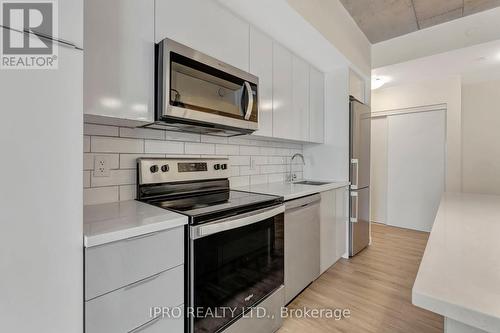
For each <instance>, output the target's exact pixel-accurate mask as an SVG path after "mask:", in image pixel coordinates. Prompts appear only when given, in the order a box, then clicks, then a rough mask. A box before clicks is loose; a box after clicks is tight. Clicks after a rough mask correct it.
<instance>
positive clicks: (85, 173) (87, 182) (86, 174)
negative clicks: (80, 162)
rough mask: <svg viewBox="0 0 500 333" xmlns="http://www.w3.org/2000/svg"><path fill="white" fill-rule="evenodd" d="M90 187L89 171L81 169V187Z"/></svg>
mask: <svg viewBox="0 0 500 333" xmlns="http://www.w3.org/2000/svg"><path fill="white" fill-rule="evenodd" d="M87 187H90V171H83V188H87Z"/></svg>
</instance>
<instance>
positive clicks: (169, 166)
mask: <svg viewBox="0 0 500 333" xmlns="http://www.w3.org/2000/svg"><path fill="white" fill-rule="evenodd" d="M137 170H138V187H137V198H138V200H140V201H143V202H146V203H149V204H152V205H156V206H158V207H162V208H165V209H169V210H173V211H176V212H178V213H181V214H184V215H187V216H188V217H189V225H188V226H187V227H186V233H185V237H186V242H185V243H186V249H185V253H186V264H187V265H186V266H187V269H186V281H188V283H187V285H186V302H187V308H186V309H187V311H186V313H187V316H186V328H187V330H186V331H187V332H190V333H191V332H196V333H199V332H203V333H211V332H221V331H223V330H224V329H226V328H227V327H229V326H230V325H231V324H232V323H234V322H235V321H236V320H238V319H239V318H241V317H242V315H243V314H244V313H246V311H250V309H251V307H253V306H255V305H257V304H259V303H260V302H261V301H263V300H264V299H266V297H267V296H269V295H271V294H273V292H275V291H276V290H278V289H279V288H281V287H282V285H283V280H284V279H283V274H284V273H283V272H284V210H285V207H284V204H283V198H281V197H276V196H271V195H264V194H258V193H250V192H241V191H233V190H230V188H229V179H228V177H229V174H230V172H229V165H228V160H227V159H163V158H160V159H139V160H138V168H137ZM224 309H225V310H224ZM228 309H231V310H232V311H228ZM222 311H225V312H224V313H225V315H224V316H222V317H221V316H204V314H207V313H219V314H220V313H222ZM196 314H202V315H199V316H198V315H196Z"/></svg>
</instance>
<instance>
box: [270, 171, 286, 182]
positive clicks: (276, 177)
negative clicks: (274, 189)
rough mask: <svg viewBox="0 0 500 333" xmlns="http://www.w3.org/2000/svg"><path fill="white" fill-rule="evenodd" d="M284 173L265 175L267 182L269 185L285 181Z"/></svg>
mask: <svg viewBox="0 0 500 333" xmlns="http://www.w3.org/2000/svg"><path fill="white" fill-rule="evenodd" d="M285 177H286V173H273V174H269V175H267V180H268V182H270V183H277V182H283V181H285Z"/></svg>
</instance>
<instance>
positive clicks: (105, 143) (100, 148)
mask: <svg viewBox="0 0 500 333" xmlns="http://www.w3.org/2000/svg"><path fill="white" fill-rule="evenodd" d="M90 149H91V151H92V152H93V153H142V152H143V151H144V140H139V139H124V138H111V137H104V136H93V137H92V140H91V144H90Z"/></svg>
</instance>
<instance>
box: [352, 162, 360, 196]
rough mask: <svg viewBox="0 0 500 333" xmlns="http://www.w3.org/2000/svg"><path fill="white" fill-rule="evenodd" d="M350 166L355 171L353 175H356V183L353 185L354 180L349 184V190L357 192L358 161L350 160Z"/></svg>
mask: <svg viewBox="0 0 500 333" xmlns="http://www.w3.org/2000/svg"><path fill="white" fill-rule="evenodd" d="M351 166H352V167H354V168H355V169H354V170H355V172H354V174H355V175H356V183H354V180H353V182H352V184H351V188H352V189H353V190H357V189H358V183H359V160H358V159H357V158H353V159H351Z"/></svg>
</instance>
